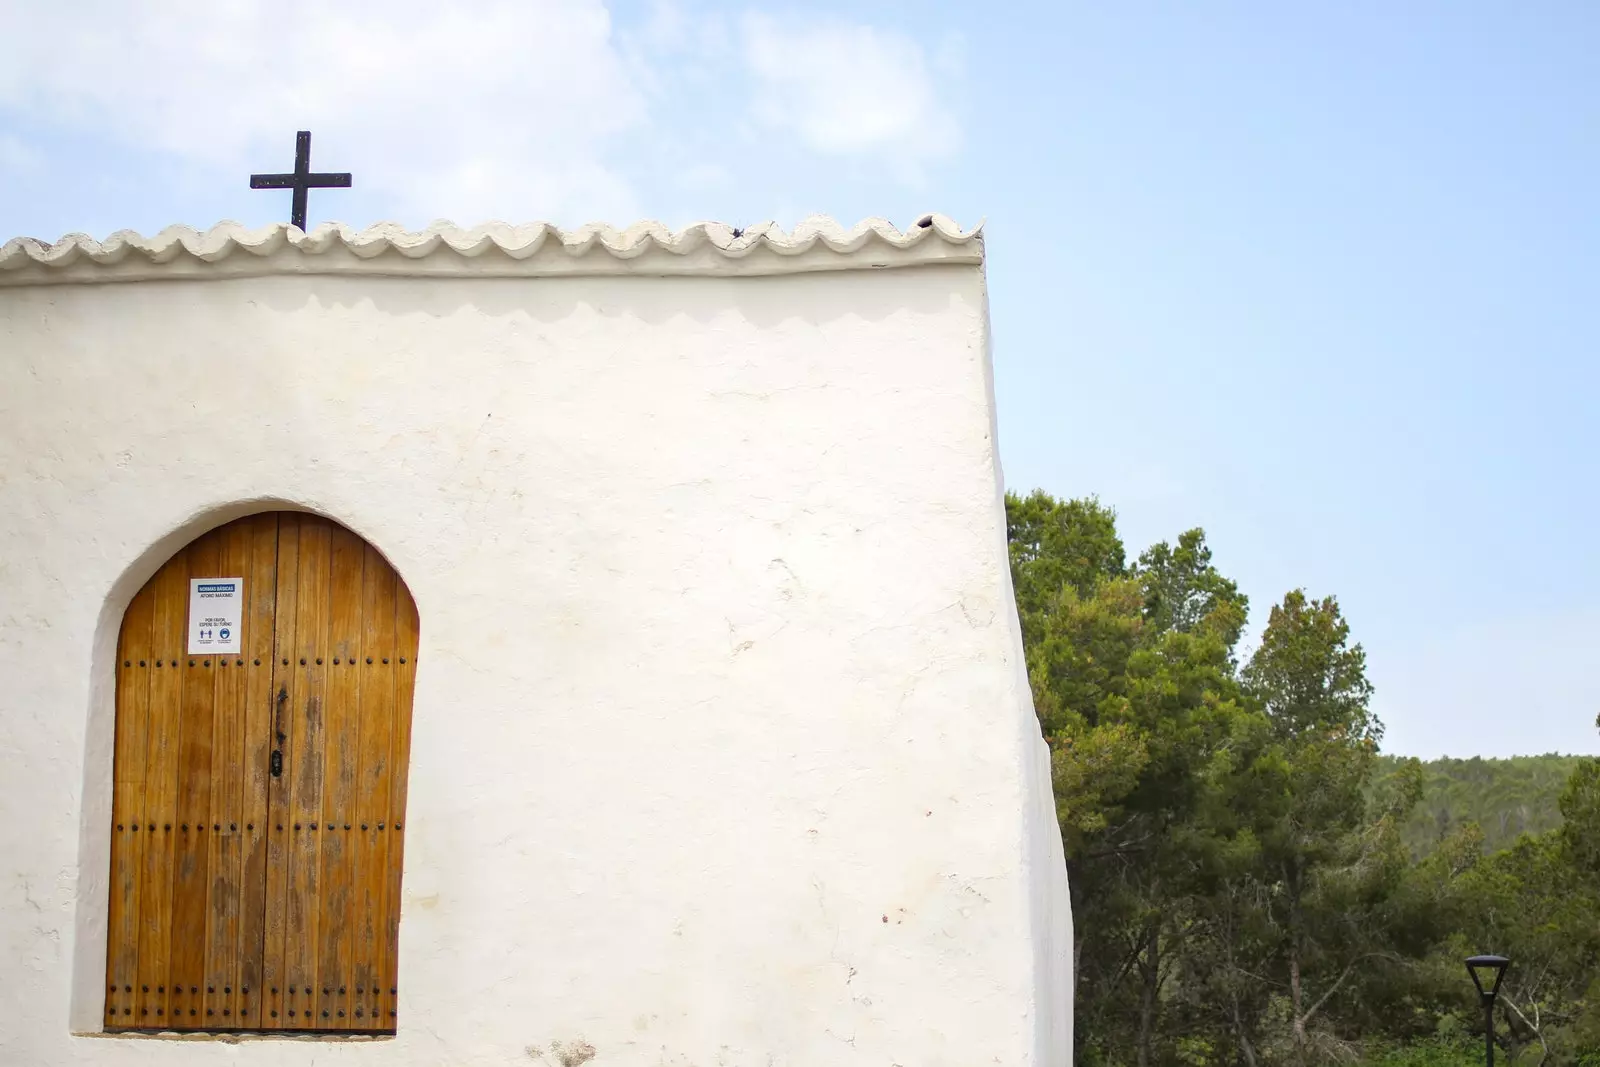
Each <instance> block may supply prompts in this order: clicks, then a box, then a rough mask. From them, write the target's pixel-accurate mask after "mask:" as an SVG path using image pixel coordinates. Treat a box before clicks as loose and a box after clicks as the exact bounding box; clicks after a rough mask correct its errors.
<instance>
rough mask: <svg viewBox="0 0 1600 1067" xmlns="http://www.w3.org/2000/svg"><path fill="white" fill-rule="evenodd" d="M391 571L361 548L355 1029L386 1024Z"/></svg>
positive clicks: (392, 707)
mask: <svg viewBox="0 0 1600 1067" xmlns="http://www.w3.org/2000/svg"><path fill="white" fill-rule="evenodd" d="M395 585H396V575H395V572H394V569H393V568H391V567H390V566H389V564H388V561H386V560H385V559H384V558H383V557H382V556H381V555H379V553H378V551H377V550H376V549H374V548H372V547H371V546H370V545H369V546H367V549H366V567H365V573H364V575H363V582H362V586H363V588H362V613H361V616H362V628H363V637H362V641H363V645H364V655H363V657H362V659H363V662H362V666H361V668H360V669H361V692H360V699H361V737H360V747H361V755H360V759H359V765H358V769H357V772H358V775H359V777H358V779H357V787H356V818H357V819H359V820H360V822H359V824H358V825H359V826H360V829H361V837H360V839H359V840H360V842H361V848H360V852H359V854H358V856H357V864H358V869H357V875H356V877H357V880H358V885H359V886H360V890H359V892H358V894H357V908H358V911H357V915H356V919H355V941H354V948H353V954H354V964H353V968H352V969H353V970H354V972H355V975H354V977H355V982H356V989H357V990H358V991H359V992H358V994H357V1004H356V1011H357V1012H359V1013H360V1014H359V1015H358V1016H357V1017H356V1021H357V1025H358V1027H359V1028H361V1029H371V1030H382V1029H387V1028H388V1023H387V1021H386V1020H387V1015H386V1011H387V1008H386V1007H385V1005H386V1004H387V1003H388V999H387V991H388V985H387V982H388V962H387V961H388V936H387V931H388V919H387V914H388V912H387V909H386V907H385V897H386V895H387V893H388V889H389V835H390V833H391V831H390V829H389V823H390V821H391V820H390V819H389V799H390V794H391V792H392V790H391V788H390V775H391V773H392V770H391V767H390V749H391V747H392V743H393V729H394V712H395V670H396V668H397V667H398V659H397V655H396V653H395V645H394V634H395V630H394V619H395Z"/></svg>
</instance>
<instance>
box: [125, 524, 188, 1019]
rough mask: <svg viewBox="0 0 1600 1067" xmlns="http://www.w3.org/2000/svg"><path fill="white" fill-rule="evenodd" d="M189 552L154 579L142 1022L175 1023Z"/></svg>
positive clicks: (138, 987)
mask: <svg viewBox="0 0 1600 1067" xmlns="http://www.w3.org/2000/svg"><path fill="white" fill-rule="evenodd" d="M188 573H189V568H188V552H187V550H186V551H183V552H180V553H178V554H177V555H176V556H174V557H173V558H172V559H171V560H170V561H169V562H168V563H167V565H166V566H164V567H163V568H162V569H161V570H160V572H158V573H157V575H156V578H155V580H154V585H155V614H154V622H153V627H152V637H151V643H152V645H153V651H154V653H155V660H154V662H155V668H154V670H153V671H152V673H151V676H150V719H149V722H150V730H149V735H148V737H147V739H146V748H145V801H144V804H143V808H144V812H143V816H142V818H140V819H139V820H138V822H139V824H140V832H143V833H146V834H148V837H146V838H145V840H144V844H143V848H144V861H145V862H144V869H143V871H141V872H140V883H139V899H140V908H139V916H140V930H139V981H138V982H137V983H135V995H136V996H137V997H138V998H139V1004H138V1009H137V1011H136V1013H135V1015H134V1016H133V1018H134V1019H136V1020H137V1025H139V1026H141V1027H165V1026H168V1025H169V1024H170V1022H171V1016H170V1015H169V1014H168V1010H167V1009H168V1007H169V1006H170V1000H169V996H168V993H167V981H168V971H169V959H170V950H171V943H172V868H173V851H174V849H173V837H172V824H173V819H174V818H175V817H176V814H177V811H176V808H177V786H178V726H179V720H180V713H181V709H182V706H183V683H184V672H185V667H184V666H183V663H184V662H186V659H185V657H184V623H185V616H186V613H187V608H188V599H189V582H188Z"/></svg>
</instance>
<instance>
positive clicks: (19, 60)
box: [0, 0, 644, 222]
mask: <svg viewBox="0 0 1600 1067" xmlns="http://www.w3.org/2000/svg"><path fill="white" fill-rule="evenodd" d="M0 26H4V27H5V29H4V31H3V33H0V36H4V37H5V38H6V40H7V45H8V47H7V49H6V53H7V54H6V61H5V63H4V64H0V110H4V109H14V110H15V111H16V112H17V113H19V114H27V115H28V116H29V117H30V120H31V121H36V122H37V121H48V122H52V123H55V124H58V125H62V126H67V127H73V128H77V129H80V130H83V131H85V132H88V133H91V134H96V135H102V136H106V137H109V138H113V139H116V140H119V141H121V142H123V143H125V144H128V145H133V146H138V147H140V148H143V149H152V150H156V151H160V152H165V153H170V154H173V155H176V156H178V157H180V158H183V159H186V160H188V161H190V162H192V163H193V164H195V165H197V166H202V167H210V168H215V169H217V170H219V171H221V170H226V171H229V172H238V171H241V170H280V169H287V167H288V164H289V162H290V160H289V158H288V156H289V152H290V151H291V149H292V144H293V142H292V138H291V136H290V135H291V134H292V133H293V131H294V130H295V129H311V130H313V131H315V133H316V134H317V142H316V145H315V146H314V147H315V151H314V155H313V166H315V167H320V168H322V169H348V170H353V171H356V172H357V181H358V183H361V184H363V185H364V186H365V187H366V188H368V189H372V190H374V191H378V192H381V193H384V194H387V195H386V196H385V197H383V199H386V200H387V201H389V202H390V203H391V204H393V205H394V206H395V207H396V208H398V209H400V210H403V211H406V212H408V213H411V214H412V215H414V216H415V215H421V217H422V218H432V217H434V216H436V215H447V216H452V217H455V218H456V219H457V220H458V221H461V222H476V221H480V220H482V219H484V218H489V217H509V218H514V219H519V220H520V219H523V218H525V217H527V215H528V213H529V211H530V210H533V211H537V212H539V213H540V214H541V215H552V214H557V213H559V214H562V215H565V216H567V218H565V219H563V221H571V220H572V218H578V217H589V216H598V217H607V216H616V217H625V216H627V215H628V214H631V212H632V210H633V208H634V204H633V196H632V192H631V190H630V188H629V186H628V184H627V183H626V182H625V181H624V180H623V179H622V178H621V177H619V176H618V174H617V173H616V172H615V171H614V170H613V169H612V168H611V167H609V166H608V165H607V162H606V146H607V144H608V142H610V141H611V140H612V139H613V138H615V137H616V136H617V135H618V134H621V133H624V132H626V131H628V130H630V129H634V128H636V127H637V126H638V125H639V124H641V123H642V121H643V118H644V103H643V99H642V96H641V94H640V93H639V91H638V90H637V88H636V86H635V83H634V81H633V79H632V78H631V76H630V74H629V71H628V70H627V69H626V67H625V65H624V63H623V62H622V60H621V58H620V56H619V53H618V52H617V50H616V48H615V47H614V44H613V39H612V32H611V24H610V17H609V15H608V13H607V11H606V9H605V7H604V4H603V3H602V2H601V0H476V2H464V0H458V2H455V3H448V4H441V3H437V2H428V0H357V2H351V3H339V4H331V3H326V2H316V0H164V2H163V3H161V4H131V3H126V2H125V0H84V2H73V3H39V2H37V0H0ZM335 152H337V153H338V154H337V155H336V154H335ZM417 221H420V219H418V220H417Z"/></svg>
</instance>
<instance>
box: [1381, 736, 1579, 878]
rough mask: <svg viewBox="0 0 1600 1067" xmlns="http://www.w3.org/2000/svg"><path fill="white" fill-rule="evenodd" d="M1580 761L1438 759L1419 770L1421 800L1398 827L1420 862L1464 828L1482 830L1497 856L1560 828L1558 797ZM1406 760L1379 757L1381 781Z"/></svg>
mask: <svg viewBox="0 0 1600 1067" xmlns="http://www.w3.org/2000/svg"><path fill="white" fill-rule="evenodd" d="M1581 762H1583V760H1582V757H1580V756H1559V755H1546V756H1510V757H1508V758H1505V759H1480V758H1479V757H1477V756H1474V757H1473V758H1472V759H1437V760H1429V761H1427V762H1425V763H1423V765H1422V775H1423V780H1422V799H1421V800H1420V801H1418V803H1417V806H1416V808H1415V810H1413V811H1412V813H1411V817H1410V818H1409V819H1407V820H1406V821H1405V823H1404V825H1402V826H1401V827H1400V838H1401V840H1403V841H1404V842H1405V844H1406V847H1407V848H1409V849H1410V850H1411V853H1412V855H1413V856H1416V857H1419V858H1420V857H1422V856H1425V855H1427V854H1428V853H1429V852H1432V851H1433V849H1434V848H1435V847H1436V846H1437V845H1438V844H1439V843H1440V842H1441V841H1444V840H1447V839H1448V838H1449V837H1450V835H1451V834H1453V833H1455V832H1456V831H1458V830H1460V829H1461V828H1462V827H1463V826H1465V825H1466V824H1468V823H1476V824H1477V826H1478V827H1479V829H1481V830H1482V831H1483V847H1484V850H1485V851H1488V852H1498V851H1500V850H1501V849H1502V848H1505V847H1507V846H1508V845H1510V844H1511V843H1512V842H1514V841H1516V839H1517V838H1518V837H1520V836H1522V835H1523V834H1542V833H1544V832H1546V831H1548V830H1554V829H1555V828H1556V827H1558V826H1560V825H1561V809H1560V806H1559V804H1558V803H1557V798H1559V797H1560V796H1561V790H1562V788H1563V787H1564V786H1565V785H1566V783H1567V781H1568V780H1569V779H1570V778H1571V777H1572V772H1573V771H1575V770H1577V769H1578V764H1579V763H1581ZM1404 763H1405V761H1404V760H1401V759H1399V758H1397V757H1394V756H1379V757H1378V765H1379V773H1380V778H1379V779H1376V780H1375V784H1376V782H1378V781H1381V780H1382V779H1383V778H1386V777H1387V776H1389V775H1392V774H1394V773H1395V772H1397V771H1399V770H1400V769H1401V767H1402V766H1403V765H1404Z"/></svg>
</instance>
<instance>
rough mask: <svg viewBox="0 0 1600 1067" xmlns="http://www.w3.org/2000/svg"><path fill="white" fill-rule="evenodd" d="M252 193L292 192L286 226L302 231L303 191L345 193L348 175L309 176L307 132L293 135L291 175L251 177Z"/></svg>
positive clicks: (303, 220)
mask: <svg viewBox="0 0 1600 1067" xmlns="http://www.w3.org/2000/svg"><path fill="white" fill-rule="evenodd" d="M250 188H252V189H293V190H294V202H293V204H292V205H291V206H290V208H289V224H290V225H291V226H298V227H300V229H301V230H302V231H303V230H304V229H305V228H306V191H307V190H308V189H348V188H350V175H349V174H348V173H346V174H331V173H326V172H325V173H322V174H313V173H312V172H311V131H310V130H301V131H300V132H299V133H297V134H295V135H294V173H293V174H252V175H250Z"/></svg>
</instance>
